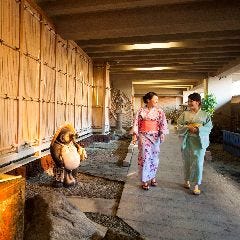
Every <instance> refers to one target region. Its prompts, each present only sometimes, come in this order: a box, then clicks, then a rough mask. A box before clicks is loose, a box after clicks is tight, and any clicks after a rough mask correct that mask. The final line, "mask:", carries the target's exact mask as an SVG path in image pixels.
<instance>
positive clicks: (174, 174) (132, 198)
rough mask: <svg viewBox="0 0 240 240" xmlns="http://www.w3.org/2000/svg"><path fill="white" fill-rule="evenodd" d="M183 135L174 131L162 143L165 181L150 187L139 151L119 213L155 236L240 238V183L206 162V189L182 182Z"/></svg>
mask: <svg viewBox="0 0 240 240" xmlns="http://www.w3.org/2000/svg"><path fill="white" fill-rule="evenodd" d="M179 145H180V143H179V140H178V138H177V135H176V134H175V133H174V132H173V131H172V132H171V134H170V135H169V136H168V137H167V140H166V142H165V143H164V144H163V145H162V146H161V156H160V169H159V172H158V177H157V178H158V181H159V185H158V186H157V187H155V188H153V187H152V188H151V189H150V190H149V191H144V190H142V189H141V188H140V182H139V178H138V174H137V152H134V153H133V157H132V164H131V166H130V169H129V173H128V178H127V181H126V184H125V186H124V190H123V193H122V197H121V200H120V205H119V209H118V211H117V216H118V217H120V218H122V219H123V220H124V221H125V222H126V223H127V224H129V225H130V226H131V227H132V228H134V229H135V230H136V231H138V232H139V233H140V234H143V235H144V236H145V237H147V238H148V239H150V240H158V239H164V240H170V239H174V240H182V239H183V240H188V239H189V240H192V239H194V240H200V239H207V240H215V239H216V240H217V239H218V240H228V239H229V240H239V239H240V237H239V236H240V186H239V184H237V183H236V182H234V181H231V180H230V179H227V178H225V177H224V176H222V175H221V174H218V173H217V172H216V171H215V170H214V169H213V168H212V166H211V165H210V164H208V163H205V166H204V175H203V184H202V186H201V190H202V194H201V195H200V196H194V195H192V193H191V191H189V190H186V189H184V188H183V187H182V182H183V174H182V161H181V153H180V150H179Z"/></svg>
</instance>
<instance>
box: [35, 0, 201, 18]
mask: <svg viewBox="0 0 240 240" xmlns="http://www.w3.org/2000/svg"><path fill="white" fill-rule="evenodd" d="M196 1H197V0H161V1H158V0H121V1H112V0H98V1H96V0H88V1H82V0H71V1H69V0H61V1H60V0H58V1H49V0H47V1H44V0H36V2H37V3H38V4H39V5H40V6H41V7H42V8H43V9H44V10H45V11H46V12H47V13H48V15H49V16H51V17H52V16H56V15H70V14H84V13H91V12H103V11H113V10H114V11H116V10H122V9H133V8H139V7H149V6H151V7H152V6H161V5H166V4H168V5H169V4H181V3H187V2H196Z"/></svg>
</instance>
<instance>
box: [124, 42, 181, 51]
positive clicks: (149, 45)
mask: <svg viewBox="0 0 240 240" xmlns="http://www.w3.org/2000/svg"><path fill="white" fill-rule="evenodd" d="M181 46H183V43H181V42H166V43H146V44H133V45H128V50H137V49H154V48H174V47H181Z"/></svg>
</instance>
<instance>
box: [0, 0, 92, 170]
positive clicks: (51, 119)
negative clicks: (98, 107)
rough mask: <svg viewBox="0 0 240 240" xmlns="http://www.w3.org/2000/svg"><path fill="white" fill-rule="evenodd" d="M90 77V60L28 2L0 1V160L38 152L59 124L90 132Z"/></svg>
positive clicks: (82, 133) (36, 7)
mask: <svg viewBox="0 0 240 240" xmlns="http://www.w3.org/2000/svg"><path fill="white" fill-rule="evenodd" d="M92 76H93V64H92V62H91V59H90V58H89V57H88V56H87V55H86V53H84V52H83V51H82V49H81V48H80V47H79V46H78V45H77V44H76V43H75V42H73V41H66V40H64V39H63V38H61V36H59V35H58V34H56V32H55V29H54V26H53V25H52V24H51V23H50V21H49V20H47V18H46V17H45V15H44V13H43V12H42V11H41V10H40V9H39V8H38V6H36V5H35V4H34V3H33V2H32V1H30V0H21V1H19V0H0V109H1V115H0V157H2V156H6V154H9V153H17V154H18V157H19V156H21V157H24V156H25V155H27V154H29V151H28V152H26V153H25V150H27V149H32V152H33V153H34V152H37V151H38V152H39V151H40V152H41V150H42V149H44V148H46V146H49V142H50V140H51V138H52V136H53V134H54V132H55V131H56V129H57V128H58V127H59V126H60V125H62V124H64V122H70V123H72V124H73V125H74V127H75V128H76V130H77V132H78V133H79V135H84V134H87V133H89V132H91V128H92V88H93V79H92V78H93V77H92ZM44 144H45V146H44ZM15 155H16V154H15ZM7 159H8V160H6V161H10V160H11V157H10V158H7ZM3 163H4V162H3V161H2V160H0V166H1V165H2V164H3Z"/></svg>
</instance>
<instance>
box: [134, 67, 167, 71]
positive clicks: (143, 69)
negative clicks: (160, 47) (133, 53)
mask: <svg viewBox="0 0 240 240" xmlns="http://www.w3.org/2000/svg"><path fill="white" fill-rule="evenodd" d="M166 69H172V67H146V68H133V69H132V70H138V71H161V70H166Z"/></svg>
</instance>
